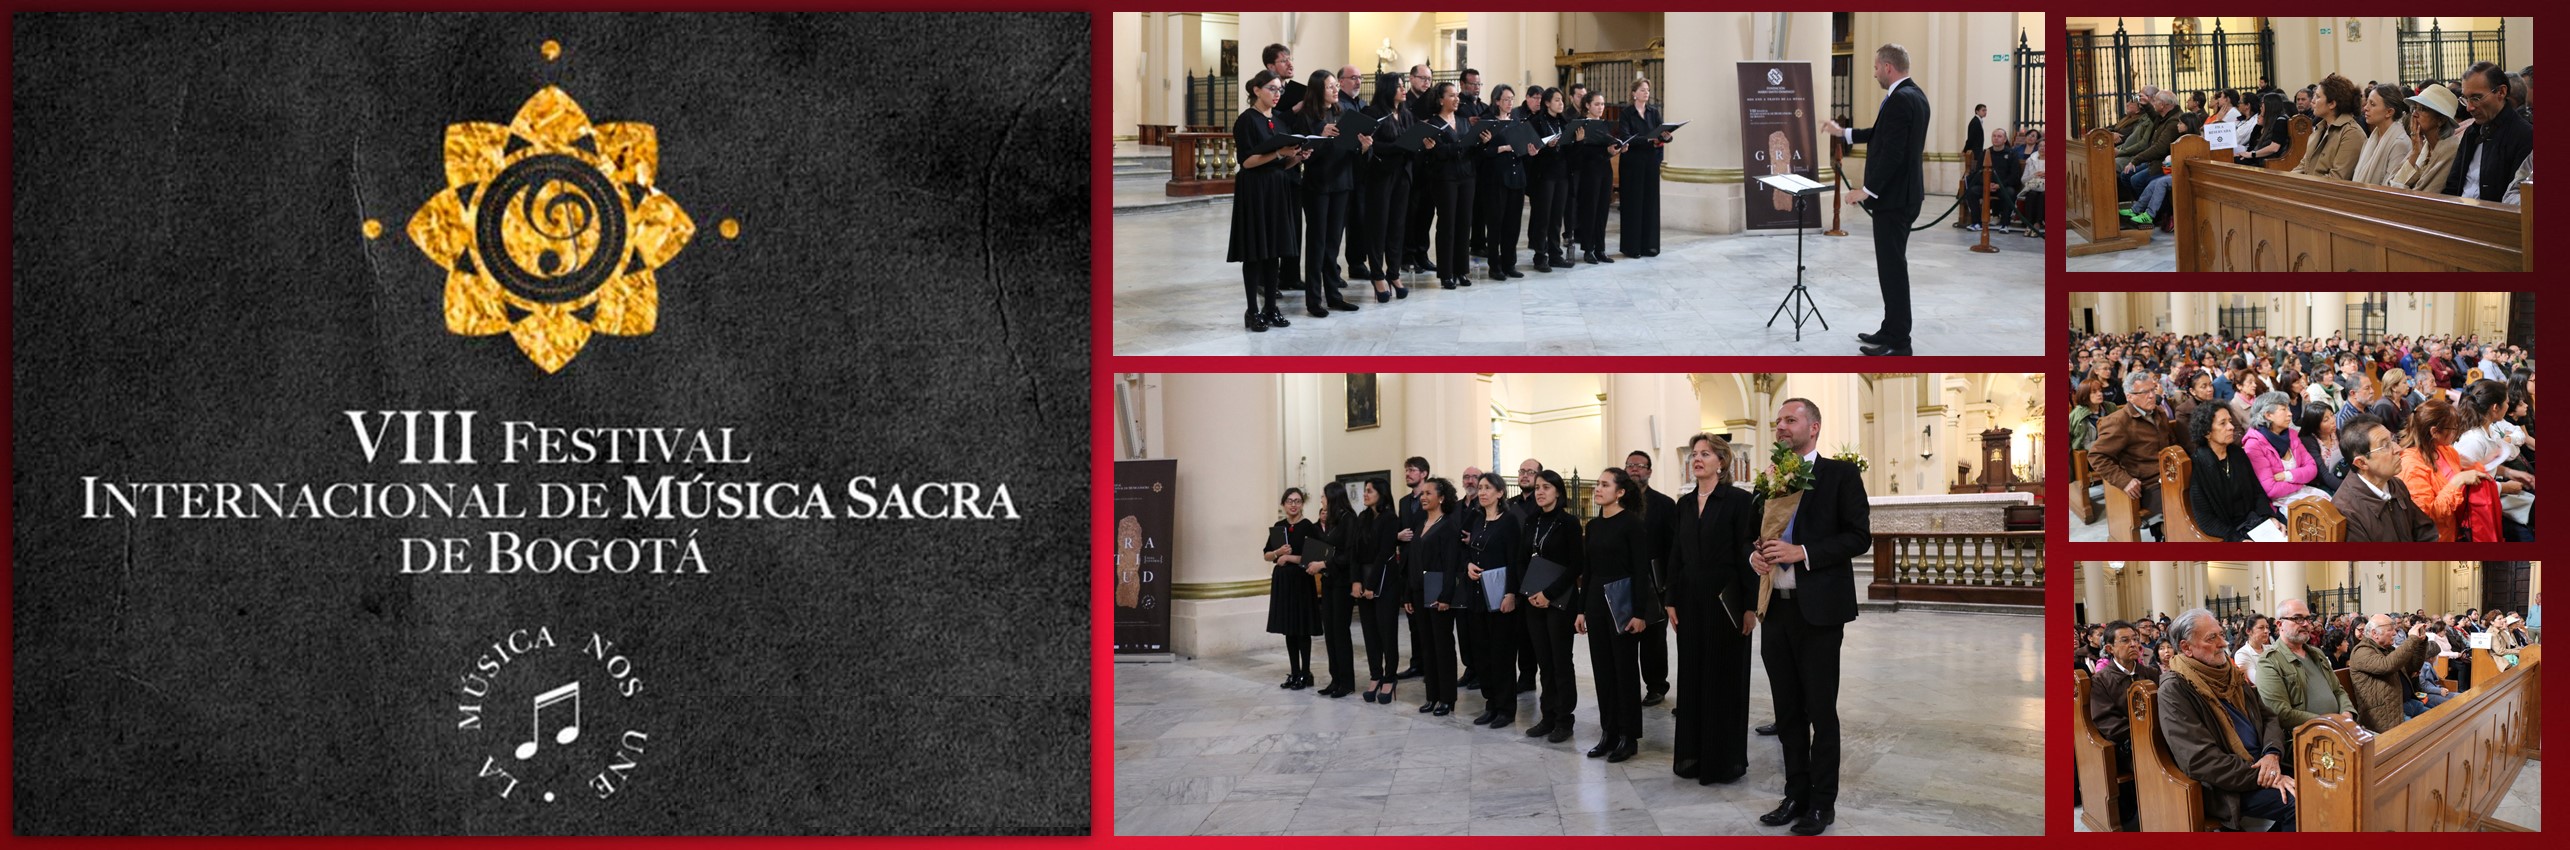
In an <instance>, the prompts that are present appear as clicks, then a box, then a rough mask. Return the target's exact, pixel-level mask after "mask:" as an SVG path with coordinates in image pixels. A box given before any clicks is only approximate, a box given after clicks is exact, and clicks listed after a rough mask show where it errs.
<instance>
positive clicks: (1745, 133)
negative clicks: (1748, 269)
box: [1739, 62, 1822, 230]
mask: <svg viewBox="0 0 2570 850" xmlns="http://www.w3.org/2000/svg"><path fill="white" fill-rule="evenodd" d="M1739 66H1740V174H1741V189H1740V197H1741V200H1742V201H1744V202H1745V203H1747V204H1748V215H1747V217H1746V218H1745V219H1744V221H1746V222H1747V223H1748V227H1747V229H1749V230H1778V229H1784V230H1791V229H1793V228H1794V227H1795V222H1794V199H1793V197H1792V196H1790V195H1786V194H1785V193H1783V192H1778V191H1776V190H1774V189H1770V188H1768V187H1767V186H1766V184H1763V183H1760V182H1758V178H1760V177H1765V176H1768V175H1772V174H1785V173H1788V172H1790V173H1794V174H1800V175H1802V176H1804V177H1807V178H1810V179H1811V180H1812V181H1813V182H1819V181H1820V158H1819V154H1818V153H1817V152H1816V151H1815V148H1814V146H1813V144H1812V132H1813V127H1814V125H1815V124H1816V123H1817V122H1816V121H1815V120H1814V119H1813V117H1812V97H1811V63H1809V62H1742V63H1739ZM1821 203H1822V202H1821V201H1820V200H1819V199H1817V198H1815V199H1814V200H1812V201H1810V202H1807V203H1805V204H1804V205H1803V216H1802V225H1801V226H1804V227H1819V226H1820V205H1821Z"/></svg>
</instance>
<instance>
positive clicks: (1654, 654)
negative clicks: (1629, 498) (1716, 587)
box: [1624, 449, 1678, 707]
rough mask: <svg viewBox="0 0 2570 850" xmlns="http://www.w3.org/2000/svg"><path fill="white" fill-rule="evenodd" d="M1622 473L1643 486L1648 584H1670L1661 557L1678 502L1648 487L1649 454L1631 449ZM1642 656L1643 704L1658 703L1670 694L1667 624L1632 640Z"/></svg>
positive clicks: (1659, 624)
mask: <svg viewBox="0 0 2570 850" xmlns="http://www.w3.org/2000/svg"><path fill="white" fill-rule="evenodd" d="M1624 474H1626V475H1629V476H1632V477H1633V483H1634V485H1635V486H1638V487H1641V488H1642V515H1643V516H1645V517H1649V519H1648V520H1646V521H1645V522H1643V523H1642V530H1643V534H1644V540H1643V543H1645V544H1646V545H1648V546H1649V549H1648V550H1647V551H1649V552H1650V553H1651V584H1652V586H1654V587H1668V586H1669V571H1668V568H1667V566H1666V565H1665V564H1662V563H1661V560H1662V559H1663V558H1665V557H1667V555H1668V553H1669V537H1670V536H1671V535H1673V534H1676V533H1677V519H1678V501H1677V500H1676V499H1672V498H1669V494H1667V493H1662V492H1660V491H1658V490H1654V489H1651V453H1650V452H1646V451H1641V450H1639V449H1636V450H1634V452H1633V453H1632V454H1628V455H1625V456H1624ZM1634 645H1635V648H1636V649H1638V650H1640V651H1641V656H1642V659H1641V661H1642V705H1643V706H1644V707H1649V706H1654V705H1659V704H1660V700H1661V699H1662V698H1664V697H1666V696H1668V695H1669V624H1668V623H1666V622H1653V623H1652V624H1651V625H1650V627H1649V628H1646V629H1643V630H1642V634H1641V636H1640V637H1639V638H1637V639H1635V640H1634Z"/></svg>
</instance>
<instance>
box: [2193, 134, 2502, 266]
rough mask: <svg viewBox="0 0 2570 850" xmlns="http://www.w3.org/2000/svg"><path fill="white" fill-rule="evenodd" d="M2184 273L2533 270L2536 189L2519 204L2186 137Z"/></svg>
mask: <svg viewBox="0 0 2570 850" xmlns="http://www.w3.org/2000/svg"><path fill="white" fill-rule="evenodd" d="M2171 155H2172V156H2173V157H2174V158H2175V160H2176V165H2175V172H2174V173H2175V175H2176V176H2175V177H2174V178H2173V179H2172V181H2171V183H2170V184H2169V190H2170V194H2169V197H2170V210H2171V212H2170V215H2172V216H2174V217H2175V218H2176V222H2177V226H2176V229H2177V270H2178V271H2182V272H2196V271H2237V272H2246V271H2529V270H2531V269H2532V268H2533V263H2532V259H2531V257H2530V251H2529V248H2530V246H2532V244H2533V242H2534V192H2533V187H2532V186H2530V185H2529V186H2527V187H2526V188H2525V190H2524V192H2523V196H2522V197H2523V200H2524V204H2523V206H2521V207H2512V206H2508V205H2506V204H2498V203H2491V202H2488V201H2467V200H2463V199H2461V198H2451V197H2446V196H2443V195H2431V194H2426V193H2423V192H2412V191H2409V190H2406V189H2394V188H2390V187H2387V186H2366V185H2361V184H2356V183H2349V182H2346V181H2343V180H2331V179H2327V178H2320V177H2312V176H2310V175H2304V174H2285V173H2281V172H2277V171H2273V170H2269V169H2260V168H2248V167H2244V166H2239V165H2233V164H2230V163H2228V162H2218V161H2215V159H2214V157H2213V156H2212V154H2211V152H2210V149H2209V148H2207V147H2205V144H2204V140H2203V139H2202V138H2201V137H2197V136H2181V137H2179V138H2178V140H2177V143H2176V144H2175V145H2174V146H2172V147H2171Z"/></svg>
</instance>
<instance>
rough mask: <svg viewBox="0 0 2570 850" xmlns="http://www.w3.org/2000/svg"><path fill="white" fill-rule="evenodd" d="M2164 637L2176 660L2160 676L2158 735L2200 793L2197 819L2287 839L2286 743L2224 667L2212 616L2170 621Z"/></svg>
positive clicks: (2234, 672) (2199, 612)
mask: <svg viewBox="0 0 2570 850" xmlns="http://www.w3.org/2000/svg"><path fill="white" fill-rule="evenodd" d="M2306 616H2307V615H2306ZM2169 635H2170V636H2171V637H2173V638H2175V639H2176V641H2177V656H2176V657H2175V658H2174V659H2173V660H2172V661H2171V662H2170V664H2169V668H2168V672H2166V673H2163V674H2161V675H2160V689H2159V710H2160V715H2159V720H2160V734H2161V736H2162V737H2165V738H2167V739H2168V751H2169V756H2170V758H2172V759H2173V760H2175V761H2176V762H2177V768H2178V770H2179V771H2181V772H2184V773H2185V774H2186V775H2187V777H2188V778H2190V779H2193V780H2195V781H2196V782H2197V783H2199V784H2201V785H2202V786H2203V788H2204V816H2205V817H2207V818H2211V819H2212V820H2214V821H2215V822H2217V823H2220V824H2222V825H2223V826H2225V827H2228V828H2231V829H2234V830H2237V829H2243V828H2244V827H2243V826H2242V825H2241V824H2242V820H2241V819H2242V818H2244V817H2253V818H2263V819H2265V820H2267V821H2270V822H2271V824H2272V825H2271V826H2270V827H2269V829H2270V830H2271V831H2275V832H2290V831H2292V830H2293V799H2294V794H2295V793H2296V788H2295V786H2294V779H2293V754H2292V749H2293V747H2292V740H2291V739H2289V738H2286V737H2285V732H2284V727H2282V726H2279V725H2276V717H2275V715H2274V714H2273V713H2270V712H2269V711H2267V708H2266V706H2265V705H2264V704H2262V703H2260V702H2259V701H2258V700H2257V698H2256V697H2255V696H2253V695H2252V694H2251V692H2250V688H2249V680H2248V677H2247V676H2245V675H2242V674H2241V673H2240V670H2239V668H2237V667H2233V666H2231V658H2230V655H2229V653H2227V652H2224V651H2223V641H2222V629H2221V628H2220V627H2218V626H2216V625H2214V623H2213V612H2211V611H2207V610H2204V609H2202V608H2194V609H2190V610H2188V611H2187V612H2186V613H2183V614H2179V615H2177V621H2176V622H2174V623H2172V624H2170V626H2169Z"/></svg>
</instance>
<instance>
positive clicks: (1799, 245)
mask: <svg viewBox="0 0 2570 850" xmlns="http://www.w3.org/2000/svg"><path fill="white" fill-rule="evenodd" d="M1774 188H1775V189H1776V191H1779V192H1784V193H1786V194H1789V195H1792V196H1794V288H1793V291H1790V292H1787V293H1785V300H1784V301H1782V302H1780V303H1778V304H1777V305H1776V312H1773V313H1769V314H1767V326H1768V327H1771V328H1772V327H1775V326H1776V318H1777V317H1779V316H1784V315H1787V314H1788V311H1787V309H1786V308H1788V307H1790V308H1792V310H1791V311H1790V314H1791V315H1792V316H1793V317H1794V341H1795V342H1801V341H1803V322H1804V321H1805V320H1811V319H1817V320H1819V322H1820V329H1821V330H1829V320H1828V319H1826V318H1823V317H1822V316H1821V314H1820V305H1818V304H1814V303H1812V300H1811V290H1810V289H1808V288H1806V287H1804V286H1803V205H1804V204H1807V203H1810V202H1811V197H1812V196H1813V195H1815V194H1818V193H1819V192H1820V190H1821V188H1823V187H1814V188H1812V189H1809V190H1806V191H1800V192H1796V191H1792V190H1789V189H1786V188H1784V187H1781V186H1778V187H1774Z"/></svg>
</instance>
